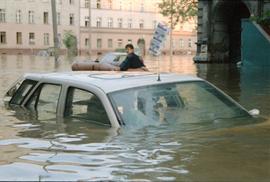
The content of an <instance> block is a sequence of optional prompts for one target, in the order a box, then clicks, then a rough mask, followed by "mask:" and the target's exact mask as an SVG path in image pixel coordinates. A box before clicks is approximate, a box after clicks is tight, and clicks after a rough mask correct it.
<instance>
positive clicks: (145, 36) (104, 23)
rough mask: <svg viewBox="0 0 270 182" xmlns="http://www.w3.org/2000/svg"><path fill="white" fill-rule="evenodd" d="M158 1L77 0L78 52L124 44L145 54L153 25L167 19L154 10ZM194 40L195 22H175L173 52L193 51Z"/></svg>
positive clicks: (104, 50)
mask: <svg viewBox="0 0 270 182" xmlns="http://www.w3.org/2000/svg"><path fill="white" fill-rule="evenodd" d="M90 2H91V10H89V6H90ZM158 2H160V1H159V0H137V1H134V0H81V4H80V7H81V8H80V26H81V28H80V53H81V54H82V55H86V54H88V53H89V49H90V48H91V54H98V53H102V52H107V51H114V50H117V49H123V48H124V46H125V45H126V44H127V43H132V44H134V45H135V46H136V47H142V50H143V52H144V53H147V50H148V48H149V45H150V41H151V39H152V36H153V33H154V29H155V27H156V25H157V24H158V22H167V19H166V18H165V17H163V16H162V15H161V14H160V13H159V12H158V11H159V8H158ZM89 12H90V13H91V16H90V21H91V27H89ZM168 37H169V36H168ZM90 39H91V41H90V42H91V44H90V45H89V40H90ZM196 40H197V35H196V31H195V22H187V23H185V24H181V25H178V26H177V27H176V28H175V30H174V31H173V51H174V53H187V52H194V51H195V49H196V45H195V41H196ZM138 43H140V44H139V45H138ZM169 47H170V43H169V38H167V41H166V43H165V45H164V52H169Z"/></svg>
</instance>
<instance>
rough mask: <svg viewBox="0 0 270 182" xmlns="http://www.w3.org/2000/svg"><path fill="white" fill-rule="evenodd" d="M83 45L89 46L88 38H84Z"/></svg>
mask: <svg viewBox="0 0 270 182" xmlns="http://www.w3.org/2000/svg"><path fill="white" fill-rule="evenodd" d="M84 45H85V47H88V46H89V39H88V38H86V39H84Z"/></svg>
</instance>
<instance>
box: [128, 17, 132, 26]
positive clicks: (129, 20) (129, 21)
mask: <svg viewBox="0 0 270 182" xmlns="http://www.w3.org/2000/svg"><path fill="white" fill-rule="evenodd" d="M128 28H132V19H128Z"/></svg>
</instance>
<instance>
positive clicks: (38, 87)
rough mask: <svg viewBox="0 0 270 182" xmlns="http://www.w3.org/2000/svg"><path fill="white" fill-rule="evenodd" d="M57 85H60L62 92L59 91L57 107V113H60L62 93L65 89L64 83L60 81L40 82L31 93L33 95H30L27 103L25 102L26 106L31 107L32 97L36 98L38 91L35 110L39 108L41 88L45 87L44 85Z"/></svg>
mask: <svg viewBox="0 0 270 182" xmlns="http://www.w3.org/2000/svg"><path fill="white" fill-rule="evenodd" d="M46 84H47V85H56V86H60V92H59V97H58V100H57V107H56V112H55V113H56V115H58V112H59V105H60V104H61V103H60V101H61V95H62V91H63V85H62V84H59V83H49V82H42V83H40V84H38V86H37V87H36V89H34V90H33V92H32V93H31V95H30V96H29V98H28V99H27V101H26V103H25V104H24V106H25V107H26V108H27V109H31V108H30V107H29V105H30V102H32V98H34V95H35V93H36V92H39V93H38V95H37V98H36V100H35V106H34V110H37V105H38V102H37V101H38V100H39V97H40V93H41V90H42V88H43V86H44V85H46Z"/></svg>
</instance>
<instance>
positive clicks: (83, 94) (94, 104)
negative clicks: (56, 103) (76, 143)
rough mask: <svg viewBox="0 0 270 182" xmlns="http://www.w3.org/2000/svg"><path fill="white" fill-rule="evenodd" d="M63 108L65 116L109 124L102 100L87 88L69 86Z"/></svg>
mask: <svg viewBox="0 0 270 182" xmlns="http://www.w3.org/2000/svg"><path fill="white" fill-rule="evenodd" d="M64 108H65V110H64V116H65V117H72V118H77V119H79V120H85V121H87V122H92V123H96V124H99V125H105V126H111V123H110V120H109V117H108V115H107V112H106V110H105V107H104V105H103V103H102V101H101V100H100V99H99V97H98V96H97V95H95V94H94V93H92V92H90V91H88V90H84V89H81V88H76V87H69V88H68V89H67V96H66V101H65V107H64Z"/></svg>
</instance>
